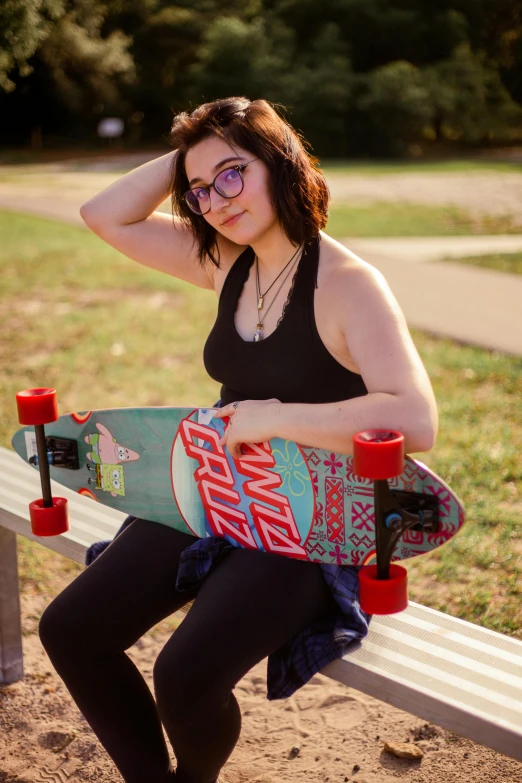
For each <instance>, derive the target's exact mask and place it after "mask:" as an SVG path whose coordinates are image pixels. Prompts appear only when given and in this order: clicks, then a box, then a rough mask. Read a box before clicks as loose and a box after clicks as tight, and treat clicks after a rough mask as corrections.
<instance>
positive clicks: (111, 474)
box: [84, 422, 140, 497]
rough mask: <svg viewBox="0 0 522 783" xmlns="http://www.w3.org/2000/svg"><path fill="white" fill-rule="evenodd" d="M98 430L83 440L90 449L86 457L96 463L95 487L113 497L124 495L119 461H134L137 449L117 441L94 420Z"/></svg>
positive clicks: (105, 428)
mask: <svg viewBox="0 0 522 783" xmlns="http://www.w3.org/2000/svg"><path fill="white" fill-rule="evenodd" d="M96 428H97V429H98V432H91V433H89V434H88V435H86V436H85V438H84V440H85V443H87V444H88V445H89V446H91V451H89V452H87V459H89V460H90V461H91V462H94V464H95V465H96V489H101V490H104V491H105V492H110V493H111V495H112V496H113V497H116V495H125V483H124V479H123V468H122V466H121V464H120V463H122V462H123V463H125V462H134V461H135V460H138V459H139V458H140V455H139V454H138V452H137V451H133V450H132V449H129V448H127V446H124V445H123V444H121V443H118V441H117V440H116V438H114V437H113V435H112V433H111V432H110V430H108V429H107V427H106V426H105V425H104V424H100V423H99V422H96Z"/></svg>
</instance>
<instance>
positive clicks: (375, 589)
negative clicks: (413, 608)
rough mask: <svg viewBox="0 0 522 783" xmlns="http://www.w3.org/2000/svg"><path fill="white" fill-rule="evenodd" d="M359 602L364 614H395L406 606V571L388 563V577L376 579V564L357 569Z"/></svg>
mask: <svg viewBox="0 0 522 783" xmlns="http://www.w3.org/2000/svg"><path fill="white" fill-rule="evenodd" d="M359 603H360V605H361V609H362V610H363V612H366V614H395V612H402V611H403V610H404V609H406V608H407V606H408V572H407V571H406V569H405V568H404V567H403V566H400V565H395V564H394V563H391V564H390V578H389V579H377V566H376V565H369V566H363V567H362V568H361V570H360V571H359Z"/></svg>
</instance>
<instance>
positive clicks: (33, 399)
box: [16, 388, 69, 536]
mask: <svg viewBox="0 0 522 783" xmlns="http://www.w3.org/2000/svg"><path fill="white" fill-rule="evenodd" d="M16 404H17V407H18V420H19V422H20V424H29V425H34V432H35V436H36V448H37V452H38V459H37V460H36V459H35V460H34V461H33V464H35V465H36V464H37V465H38V466H39V469H40V481H41V484H42V495H43V497H41V498H40V499H39V500H34V501H33V502H32V503H30V504H29V514H30V518H31V529H32V532H33V534H34V535H35V536H57V535H60V533H66V532H67V530H69V520H68V515H67V499H66V498H59V497H56V498H53V497H52V495H51V478H50V474H49V456H48V441H49V439H48V438H47V439H46V436H45V428H44V424H49V423H50V422H53V421H56V420H57V419H58V404H57V401H56V390H55V389H47V388H41V389H26V390H25V391H21V392H18V394H17V395H16ZM51 464H54V463H53V462H52V458H51Z"/></svg>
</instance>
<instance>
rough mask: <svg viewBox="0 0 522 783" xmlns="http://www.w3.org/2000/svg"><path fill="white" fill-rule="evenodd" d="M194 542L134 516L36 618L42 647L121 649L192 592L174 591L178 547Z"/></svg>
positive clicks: (186, 599)
mask: <svg viewBox="0 0 522 783" xmlns="http://www.w3.org/2000/svg"><path fill="white" fill-rule="evenodd" d="M194 541H195V539H194V537H193V536H190V535H188V534H185V533H180V532H179V531H177V530H174V529H173V528H170V527H167V526H166V525H162V524H159V523H156V522H151V521H149V520H146V519H136V520H134V522H133V523H132V524H131V525H129V527H128V528H126V529H125V530H124V531H123V533H121V534H120V535H119V536H117V537H116V538H115V539H114V541H112V543H111V544H110V545H109V546H108V547H107V549H105V550H104V551H103V552H102V554H101V555H99V556H98V557H97V558H96V560H94V562H92V563H91V564H90V565H89V566H88V567H87V568H86V569H85V570H84V571H82V572H81V574H79V576H77V577H76V579H74V580H73V581H72V582H71V584H70V585H68V586H67V587H66V588H65V590H63V591H62V592H61V593H59V595H57V596H56V598H55V599H54V600H53V601H52V602H51V603H50V604H49V606H48V607H47V608H46V609H45V611H44V613H43V614H42V617H41V620H40V627H39V632H40V638H41V640H42V642H43V644H44V646H45V643H46V641H49V643H50V644H52V643H53V642H56V641H57V640H60V641H59V644H60V646H61V647H68V646H70V645H74V646H75V647H81V650H92V649H95V650H96V651H103V652H121V651H123V650H127V649H128V648H129V647H132V645H133V644H135V642H136V641H137V640H138V639H140V638H141V637H142V636H143V634H145V633H146V632H147V631H148V630H149V629H150V628H152V627H153V626H154V625H156V624H157V623H158V622H160V621H161V620H163V619H164V618H165V617H168V616H169V615H170V614H172V613H173V612H175V611H177V609H179V608H180V607H182V606H184V604H186V603H187V602H188V601H190V600H192V598H194V596H195V594H196V592H197V591H187V592H183V593H182V592H179V591H178V590H176V578H177V573H178V566H179V559H180V555H181V553H182V551H183V550H184V549H186V548H187V547H188V546H190V545H191V544H193V543H194Z"/></svg>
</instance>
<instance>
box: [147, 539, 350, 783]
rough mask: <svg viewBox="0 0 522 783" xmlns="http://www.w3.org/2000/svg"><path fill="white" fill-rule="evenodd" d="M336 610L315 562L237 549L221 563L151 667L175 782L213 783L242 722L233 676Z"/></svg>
mask: <svg viewBox="0 0 522 783" xmlns="http://www.w3.org/2000/svg"><path fill="white" fill-rule="evenodd" d="M331 611H335V601H334V599H333V598H332V595H331V593H330V592H329V590H328V588H327V586H326V583H325V581H324V579H323V576H322V573H321V570H320V568H319V566H318V565H316V564H315V563H309V562H303V561H298V560H292V559H290V558H286V557H282V556H280V555H273V554H267V553H262V552H256V551H252V550H247V549H235V550H234V551H233V552H231V553H230V554H229V555H228V556H227V557H226V558H225V559H224V560H223V561H222V562H221V563H219V564H218V566H217V567H216V569H215V570H214V571H213V572H212V573H211V574H210V575H209V577H208V578H207V579H206V580H205V582H204V583H203V585H202V586H201V588H200V590H199V592H198V594H197V597H196V599H195V602H194V605H193V606H192V608H191V610H190V612H189V613H188V614H187V616H186V618H185V619H184V621H183V623H182V624H181V625H180V626H179V628H178V629H177V630H176V632H175V633H174V634H173V635H172V637H171V638H170V639H169V641H168V642H167V643H166V645H165V646H164V648H163V649H162V651H161V652H160V654H159V656H158V658H157V660H156V664H155V667H154V689H155V693H156V702H157V706H158V711H159V714H160V716H161V719H162V722H163V725H164V727H165V730H166V732H167V735H168V737H169V739H170V742H171V744H172V747H173V749H174V753H175V755H176V758H177V764H178V765H177V770H176V783H214V781H215V780H216V779H217V777H218V774H219V771H220V769H221V768H222V766H223V765H224V764H225V762H226V760H227V759H228V758H229V756H230V755H231V753H232V751H233V749H234V747H235V745H236V743H237V740H238V738H239V734H240V730H241V713H240V709H239V705H238V702H237V700H236V698H235V696H234V694H233V693H232V689H233V688H234V687H235V685H236V683H237V682H238V681H239V680H240V679H241V678H242V677H243V676H244V675H245V674H246V673H247V672H248V671H249V670H250V669H251V668H252V667H253V666H254V665H255V664H256V663H258V662H259V661H260V660H262V659H263V658H264V657H266V656H267V655H269V654H270V653H271V652H274V651H275V650H277V649H279V647H282V646H283V645H284V644H285V643H286V642H287V641H289V640H290V639H292V637H293V636H295V635H296V634H297V633H298V632H299V631H300V630H302V629H303V628H304V627H306V626H307V625H308V624H309V623H311V622H313V621H314V620H316V619H318V618H320V617H324V616H325V614H327V613H328V612H331Z"/></svg>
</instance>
